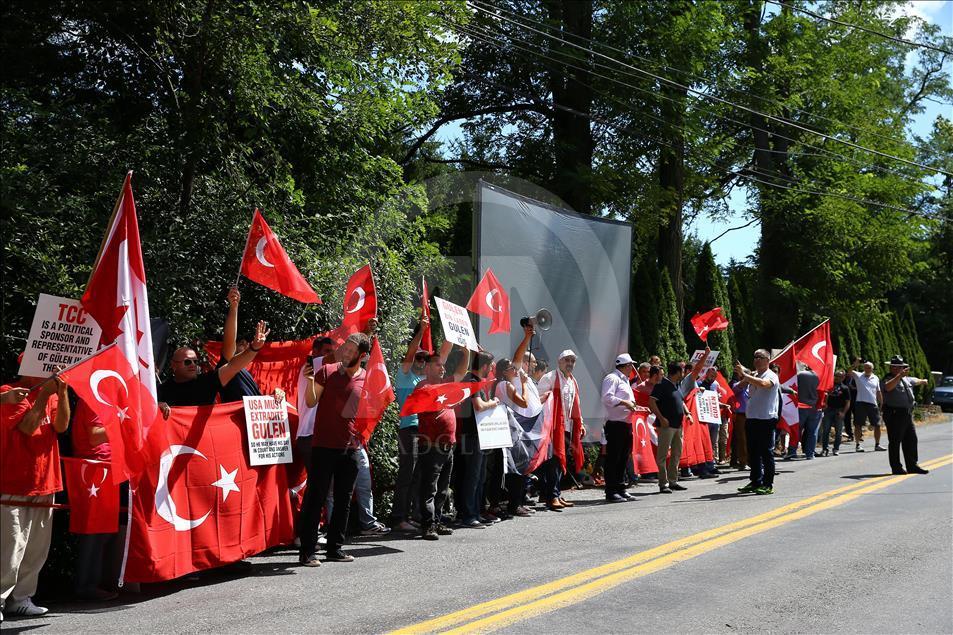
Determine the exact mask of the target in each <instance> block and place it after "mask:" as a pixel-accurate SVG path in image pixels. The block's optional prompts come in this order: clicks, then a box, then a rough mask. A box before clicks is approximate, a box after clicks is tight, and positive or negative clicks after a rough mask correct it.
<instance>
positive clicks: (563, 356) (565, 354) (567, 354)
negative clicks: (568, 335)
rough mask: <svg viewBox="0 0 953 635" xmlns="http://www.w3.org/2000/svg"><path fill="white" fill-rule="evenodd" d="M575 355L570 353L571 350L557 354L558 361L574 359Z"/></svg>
mask: <svg viewBox="0 0 953 635" xmlns="http://www.w3.org/2000/svg"><path fill="white" fill-rule="evenodd" d="M575 356H576V354H575V353H573V352H572V349H571V348H567V349H566V350H564V351H563V352H562V353H560V354H559V357H558V359H564V358H566V357H575Z"/></svg>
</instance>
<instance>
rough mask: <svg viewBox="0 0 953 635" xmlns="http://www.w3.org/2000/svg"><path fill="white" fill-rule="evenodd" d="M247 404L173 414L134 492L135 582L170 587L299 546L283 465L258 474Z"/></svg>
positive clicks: (130, 565)
mask: <svg viewBox="0 0 953 635" xmlns="http://www.w3.org/2000/svg"><path fill="white" fill-rule="evenodd" d="M246 441H247V440H246V431H245V413H244V405H243V404H242V403H241V402H235V403H229V404H220V405H215V406H197V407H184V408H172V414H171V416H170V417H169V419H168V420H165V421H162V423H161V424H157V425H156V426H155V428H154V430H153V433H152V434H151V435H150V437H149V446H150V448H151V449H152V451H153V453H154V454H153V457H155V458H153V459H152V461H151V463H150V465H149V466H148V468H147V469H146V470H145V471H144V472H143V474H142V475H141V477H140V478H139V479H138V480H137V481H136V483H135V485H134V490H133V491H134V493H133V506H132V524H131V526H130V529H129V531H130V532H131V534H130V542H129V556H128V560H127V564H126V571H125V577H124V579H125V580H126V581H129V582H159V581H162V580H171V579H173V578H178V577H180V576H183V575H187V574H189V573H192V572H194V571H200V570H203V569H210V568H213V567H218V566H222V565H225V564H229V563H231V562H237V561H239V560H241V559H243V558H245V557H247V556H250V555H253V554H256V553H259V552H261V551H264V550H265V549H268V548H270V547H274V546H277V545H282V544H288V543H290V542H291V541H292V540H294V520H293V512H292V508H291V498H290V496H289V495H288V494H289V491H290V490H291V487H289V484H288V471H287V468H286V466H285V465H261V466H257V467H252V466H250V465H249V464H248V459H247V458H246V454H245V450H246Z"/></svg>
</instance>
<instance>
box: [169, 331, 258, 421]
mask: <svg viewBox="0 0 953 635" xmlns="http://www.w3.org/2000/svg"><path fill="white" fill-rule="evenodd" d="M268 333H269V330H268V327H267V326H266V325H265V323H264V322H259V323H258V326H257V327H256V328H255V335H254V337H253V339H252V341H251V342H250V343H249V345H248V348H247V349H246V350H244V351H243V352H241V353H239V354H237V355H235V356H234V357H232V359H231V361H229V362H228V363H227V364H225V365H224V366H222V367H221V368H219V369H217V370H215V371H213V372H211V373H206V374H201V373H199V359H198V355H197V354H196V353H195V350H193V349H191V348H189V347H187V346H183V347H181V348H178V349H176V351H175V352H174V353H173V354H172V362H171V366H172V378H171V379H169V380H168V381H166V382H164V383H163V384H162V385H161V386H159V390H158V393H159V395H158V396H159V410H161V411H162V416H163V417H165V418H168V417H169V414H170V412H171V411H170V410H169V407H170V406H208V405H211V404H213V403H215V397H216V396H217V395H218V392H219V391H220V390H221V389H222V386H223V385H227V384H228V382H230V381H231V380H232V379H234V378H235V376H236V375H237V374H238V371H240V370H242V369H243V368H245V367H246V366H248V365H249V364H250V363H251V362H252V360H253V359H255V355H256V354H257V353H258V351H260V350H261V348H262V346H264V345H265V340H266V339H267V337H268Z"/></svg>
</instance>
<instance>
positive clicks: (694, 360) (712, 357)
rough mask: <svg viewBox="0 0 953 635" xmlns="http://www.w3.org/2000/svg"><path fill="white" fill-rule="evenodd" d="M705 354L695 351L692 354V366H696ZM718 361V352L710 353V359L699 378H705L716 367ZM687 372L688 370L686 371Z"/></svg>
mask: <svg viewBox="0 0 953 635" xmlns="http://www.w3.org/2000/svg"><path fill="white" fill-rule="evenodd" d="M704 354H705V351H695V352H694V353H693V354H692V361H691V364H690V366H692V367H694V366H695V364H696V363H697V362H698V360H700V359H701V358H702V355H704ZM716 359H718V351H711V352H710V353H708V359H706V360H705V365H704V366H703V367H702V371H701V373H699V374H698V376H699V377H704V376H705V375H706V374H707V373H708V371H709V370H711V369H712V367H713V366H714V365H715V360H716ZM686 372H687V369H686Z"/></svg>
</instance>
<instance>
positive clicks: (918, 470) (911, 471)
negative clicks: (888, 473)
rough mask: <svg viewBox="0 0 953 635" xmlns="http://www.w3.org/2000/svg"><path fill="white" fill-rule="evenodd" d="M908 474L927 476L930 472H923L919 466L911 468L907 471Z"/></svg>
mask: <svg viewBox="0 0 953 635" xmlns="http://www.w3.org/2000/svg"><path fill="white" fill-rule="evenodd" d="M907 473H908V474H929V473H930V470H925V469H923V468H922V467H920V466H919V465H914V466H913V467H912V468H910V469H908V470H907Z"/></svg>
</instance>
